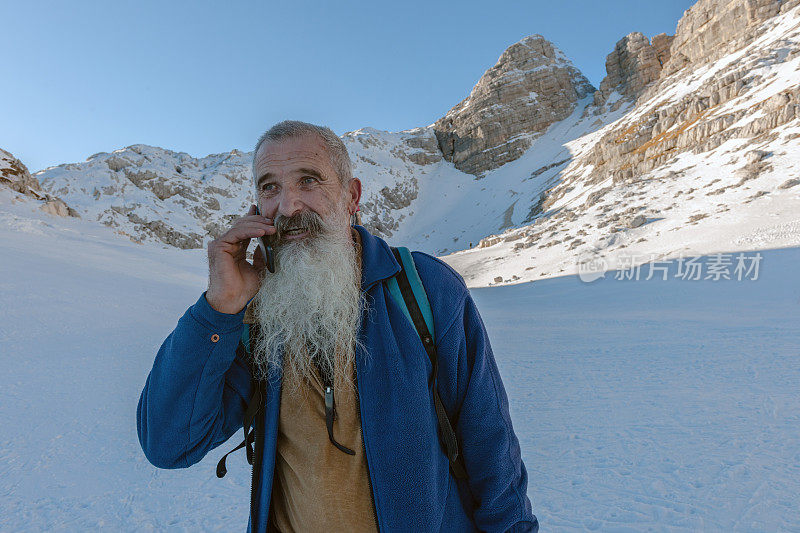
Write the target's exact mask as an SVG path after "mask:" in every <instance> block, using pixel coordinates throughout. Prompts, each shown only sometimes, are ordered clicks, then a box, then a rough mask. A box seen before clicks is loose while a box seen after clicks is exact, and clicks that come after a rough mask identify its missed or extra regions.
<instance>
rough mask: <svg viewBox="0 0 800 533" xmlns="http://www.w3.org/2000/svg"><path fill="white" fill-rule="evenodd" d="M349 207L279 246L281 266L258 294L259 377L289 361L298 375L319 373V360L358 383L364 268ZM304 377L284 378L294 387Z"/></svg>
mask: <svg viewBox="0 0 800 533" xmlns="http://www.w3.org/2000/svg"><path fill="white" fill-rule="evenodd" d="M346 215H347V214H346V211H345V212H344V214H341V213H340V214H339V215H338V216H337V217H336V220H334V221H332V222H331V223H324V224H323V226H324V227H323V231H322V232H321V233H320V234H319V235H317V236H308V237H306V238H303V239H299V240H296V241H288V242H286V243H285V244H282V245H280V246H279V247H277V248H276V251H275V254H276V255H275V260H276V272H275V273H268V272H267V273H265V274H264V277H263V278H262V283H261V287H260V288H259V291H258V294H257V295H256V297H255V302H254V303H255V310H254V311H255V318H256V320H257V322H258V324H259V325H260V329H261V335H260V336H259V337H258V338H257V339H254V340H255V342H254V350H253V357H254V362H255V363H256V365H255V366H256V368H257V369H258V372H259V375H258V376H257V377H258V378H259V379H265V380H266V379H272V378H274V377H275V376H277V373H278V372H279V369H280V364H279V356H280V353H281V350H282V351H283V358H284V364H285V365H288V368H287V370H289V371H291V372H292V373H293V374H294V376H298V377H301V378H305V379H308V380H311V379H313V378H312V376H314V375H317V374H316V368H317V367H316V366H315V365H314V360H316V361H317V364H318V365H319V366H320V368H321V370H323V371H325V372H326V373H327V375H329V376H331V377H332V378H333V380H334V383H335V384H336V387H337V388H338V387H342V386H345V387H351V388H352V386H353V383H352V382H353V380H352V375H350V374H349V372H348V371H352V365H353V364H354V362H355V347H356V343H357V342H358V327H359V324H360V321H361V313H362V310H363V306H364V305H365V303H364V299H363V298H362V296H361V272H360V268H359V263H358V256H357V255H356V254H357V250H356V248H355V245H354V243H353V240H352V236H351V233H350V226H349V224H348V223H347V216H346ZM299 383H300V381H299V380H298V379H294V380H284V386H285V387H287V391H286V392H287V393H288V394H294V393H295V392H296V391H297V385H299Z"/></svg>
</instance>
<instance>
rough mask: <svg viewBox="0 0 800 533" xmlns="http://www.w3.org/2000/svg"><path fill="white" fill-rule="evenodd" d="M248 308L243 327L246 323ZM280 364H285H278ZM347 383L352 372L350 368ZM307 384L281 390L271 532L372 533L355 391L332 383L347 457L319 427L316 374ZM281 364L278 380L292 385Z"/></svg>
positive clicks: (336, 432)
mask: <svg viewBox="0 0 800 533" xmlns="http://www.w3.org/2000/svg"><path fill="white" fill-rule="evenodd" d="M351 231H352V233H353V240H354V241H355V246H356V251H357V254H356V255H357V257H358V262H359V270H360V268H361V236H360V235H359V234H358V232H357V231H356V230H355V229H352V230H351ZM253 321H254V320H253V314H252V309H251V307H248V309H247V312H246V313H245V318H244V322H245V323H252V322H253ZM284 362H285V359H284ZM349 374H350V376H351V382H352V381H353V377H352V376H354V369H353V366H352V365H351V367H350V372H349ZM314 378H315V379H314V380H313V383H309V382H308V381H307V380H302V381H301V384H300V387H299V388H298V389H297V393H296V394H294V395H289V394H287V393H286V392H285V391H286V389H287V387H285V386H284V387H281V404H280V418H279V423H278V442H277V453H276V455H275V478H274V485H273V491H272V503H271V505H270V509H271V514H272V513H274V514H272V516H271V518H272V520H273V523H274V526H275V527H277V529H278V530H279V531H281V532H282V533H288V532H293V531H299V532H309V533H313V532H317V531H319V532H323V531H325V532H328V531H352V532H356V533H359V532H366V531H370V532H374V531H376V530H377V526H376V524H375V518H374V511H373V509H372V505H373V503H372V494H371V491H370V485H369V483H370V482H369V477H368V473H367V463H366V458H365V455H364V446H363V444H362V440H361V419H360V414H359V405H358V398H357V397H356V393H355V390H354V389H355V385H354V384H353V383H351V387H352V389H353V390H348V389H347V388H346V387H344V386H343V384H342V383H341V382H339V381H337V382H335V383H334V389H333V390H334V397H335V402H336V407H335V409H336V419H335V420H334V423H333V437H334V439H336V441H337V442H338V443H339V444H341V445H342V446H345V447H347V448H350V449H351V450H353V451H354V452H355V455H349V454H347V453H344V452H343V451H341V450H339V449H338V448H336V447H335V446H334V445H333V443H331V442H330V440H329V439H328V431H327V428H326V426H325V401H324V392H323V388H322V381H321V380H320V378H319V373H317V374H316V375H315V376H314ZM295 379H297V376H296V375H294V374H292V373H291V371H290V367H289V366H288V365H286V364H284V367H283V378H282V380H283V381H284V383H286V382H287V381H286V380H295Z"/></svg>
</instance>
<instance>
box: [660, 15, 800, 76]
mask: <svg viewBox="0 0 800 533" xmlns="http://www.w3.org/2000/svg"><path fill="white" fill-rule="evenodd" d="M799 1H800V0H699V1H698V2H697V3H696V4H694V5H693V6H692V7H690V8H689V9H687V10H686V11H685V12H684V14H683V17H681V19H680V21H679V22H678V27H677V29H676V31H675V40H674V41H673V43H672V46H671V47H670V55H671V57H670V59H669V61H667V62H666V63H664V74H663V75H664V76H669V75H671V74H674V73H675V72H678V71H679V70H681V69H684V68H689V67H690V68H692V69H696V68H697V67H699V66H700V65H704V64H708V63H712V62H714V61H716V60H718V59H719V58H721V57H722V56H724V55H727V54H729V53H730V52H731V51H733V50H738V49H740V48H742V47H744V46H746V45H747V44H749V43H751V42H752V41H753V40H754V39H756V38H757V37H758V36H759V34H760V30H759V27H760V26H761V24H762V23H763V22H764V21H766V20H768V19H771V18H773V17H775V16H776V15H778V14H780V13H785V12H786V11H788V10H789V9H791V8H793V7H794V6H796V5H798V3H799Z"/></svg>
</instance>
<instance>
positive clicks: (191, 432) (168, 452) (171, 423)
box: [136, 292, 252, 468]
mask: <svg viewBox="0 0 800 533" xmlns="http://www.w3.org/2000/svg"><path fill="white" fill-rule="evenodd" d="M205 295H206V293H205V292H203V294H202V295H201V296H200V298H199V299H198V300H197V302H196V303H195V304H194V305H192V306H191V307H190V308H189V309H188V310H187V311H186V313H184V315H183V316H182V317H181V318H180V320H179V321H178V325H177V326H176V327H175V329H174V330H173V331H172V333H170V335H169V336H168V337H167V338H166V340H165V341H164V342H163V344H162V345H161V348H160V349H159V350H158V353H157V355H156V358H155V361H154V363H153V368H152V370H150V374H149V375H148V377H147V381H146V382H145V385H144V389H143V390H142V394H141V396H140V398H139V405H138V406H137V409H136V429H137V432H138V434H139V443H140V444H141V446H142V450H143V451H144V454H145V456H146V457H147V459H148V460H149V461H150V462H151V463H152V464H153V465H155V466H157V467H159V468H187V467H189V466H191V465H193V464H195V463H197V462H199V461H200V460H201V459H202V458H203V457H204V456H205V455H206V454H207V453H208V452H209V451H210V450H212V449H214V448H215V447H217V446H219V445H220V444H222V443H223V442H225V441H226V440H228V439H229V438H230V437H231V436H232V435H233V434H234V433H235V432H236V430H237V429H241V427H242V422H243V418H244V411H245V410H246V408H247V401H248V400H249V399H250V396H251V388H252V386H251V383H250V371H249V368H248V367H247V364H246V362H244V361H241V360H240V358H239V357H237V356H236V347H237V345H238V343H239V338H240V336H241V334H242V328H243V322H242V319H243V318H244V312H245V309H242V310H241V311H240V312H239V313H236V314H227V313H221V312H219V311H217V310H216V309H214V308H213V307H211V305H210V304H209V303H208V300H206V296H205Z"/></svg>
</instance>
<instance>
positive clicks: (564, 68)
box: [434, 35, 595, 176]
mask: <svg viewBox="0 0 800 533" xmlns="http://www.w3.org/2000/svg"><path fill="white" fill-rule="evenodd" d="M594 90H595V89H594V87H592V85H591V84H590V83H589V81H588V80H587V79H586V78H585V77H584V76H583V74H581V73H580V72H579V71H578V69H576V68H575V67H574V66H573V65H572V63H571V62H570V61H569V60H568V59H567V58H566V56H565V55H564V53H563V52H561V50H559V49H558V48H556V47H555V46H553V44H552V43H550V42H549V41H547V40H546V39H545V38H544V37H542V36H541V35H531V36H529V37H526V38H524V39H522V40H521V41H519V42H517V43H515V44H513V45H512V46H510V47H509V48H508V49H507V50H506V51H505V52H503V54H502V55H501V56H500V59H499V60H498V61H497V64H495V65H494V66H493V67H492V68H490V69H489V70H487V71H486V73H484V75H483V76H482V77H481V79H480V80H479V81H478V83H477V84H476V85H475V87H474V88H473V89H472V92H471V93H470V95H469V96H468V97H467V98H465V99H464V100H462V101H461V102H460V103H459V104H458V105H456V106H455V107H453V108H452V109H450V110H449V111H448V112H447V114H446V115H445V116H444V117H443V118H441V119H439V120H438V121H436V123H435V124H434V131H435V132H436V137H437V139H438V143H439V148H440V149H441V151H442V154H444V158H445V159H446V160H447V161H451V162H453V163H454V164H455V166H456V168H458V169H459V170H462V171H464V172H467V173H470V174H473V175H476V176H480V175H482V174H483V173H485V172H486V171H488V170H491V169H494V168H497V167H499V166H501V165H503V164H505V163H508V162H509V161H513V160H515V159H517V158H518V157H519V156H520V155H522V153H523V152H524V151H525V150H527V149H528V148H529V147H530V145H531V139H532V138H534V137H536V136H537V135H538V134H540V133H541V132H543V131H544V130H546V129H547V127H548V126H550V125H551V124H553V123H554V122H557V121H559V120H562V119H564V118H566V117H568V116H569V115H570V114H571V113H572V111H573V110H574V109H575V105H576V102H577V100H578V99H580V98H583V97H585V96H587V95H589V94H591V93H592V92H594Z"/></svg>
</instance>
